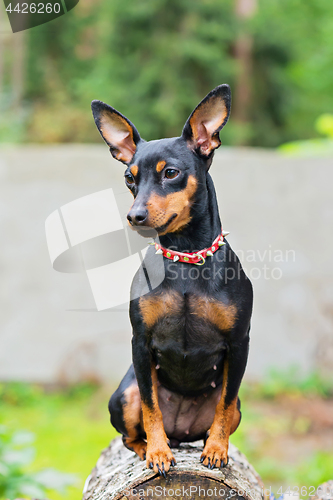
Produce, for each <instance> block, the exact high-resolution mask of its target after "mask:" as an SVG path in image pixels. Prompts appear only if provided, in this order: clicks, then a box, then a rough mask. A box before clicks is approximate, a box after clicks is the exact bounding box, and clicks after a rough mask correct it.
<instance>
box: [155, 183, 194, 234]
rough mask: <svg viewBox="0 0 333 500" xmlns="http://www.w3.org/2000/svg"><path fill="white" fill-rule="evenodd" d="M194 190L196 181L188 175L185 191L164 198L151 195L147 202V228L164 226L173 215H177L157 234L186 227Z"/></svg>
mask: <svg viewBox="0 0 333 500" xmlns="http://www.w3.org/2000/svg"><path fill="white" fill-rule="evenodd" d="M196 190H197V180H196V178H195V177H194V176H193V175H189V177H188V180H187V185H186V187H185V189H183V190H181V191H176V192H175V193H170V194H168V195H166V196H159V195H158V194H156V193H153V194H152V195H151V196H150V198H149V200H148V202H147V209H148V213H149V216H148V217H149V226H151V227H153V228H158V227H161V226H164V224H166V223H167V222H168V220H169V219H170V217H172V216H173V215H174V214H177V217H175V219H174V220H173V221H172V222H171V223H170V224H169V226H168V227H167V228H166V230H165V231H163V232H160V233H159V234H160V235H163V234H166V233H174V232H176V231H179V230H180V229H181V228H183V227H184V226H186V225H187V224H188V223H189V222H190V220H191V216H190V208H191V205H192V199H193V196H194V194H195V192H196Z"/></svg>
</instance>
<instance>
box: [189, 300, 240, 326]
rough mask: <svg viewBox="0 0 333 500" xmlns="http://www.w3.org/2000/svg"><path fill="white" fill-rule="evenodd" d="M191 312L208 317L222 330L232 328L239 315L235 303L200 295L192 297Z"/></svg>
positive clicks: (201, 316)
mask: <svg viewBox="0 0 333 500" xmlns="http://www.w3.org/2000/svg"><path fill="white" fill-rule="evenodd" d="M190 310H191V314H195V315H196V316H199V317H200V318H203V319H207V320H208V321H210V322H211V323H212V324H213V325H215V326H217V327H218V328H219V329H220V330H231V328H232V327H233V326H234V324H235V321H236V317H237V308H236V306H234V305H233V304H229V305H227V304H223V302H219V301H218V300H215V299H213V298H211V297H204V296H199V295H194V296H191V298H190Z"/></svg>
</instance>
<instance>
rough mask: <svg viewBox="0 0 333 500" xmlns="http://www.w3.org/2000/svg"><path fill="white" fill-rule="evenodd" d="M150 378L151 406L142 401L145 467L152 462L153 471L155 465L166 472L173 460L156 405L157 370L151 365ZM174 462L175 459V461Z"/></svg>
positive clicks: (160, 414)
mask: <svg viewBox="0 0 333 500" xmlns="http://www.w3.org/2000/svg"><path fill="white" fill-rule="evenodd" d="M151 378H152V406H148V405H146V404H145V403H144V402H143V401H142V414H143V426H144V430H145V432H146V435H147V467H149V464H150V463H151V462H152V463H153V465H154V471H155V472H158V468H157V466H159V467H160V468H162V462H163V464H164V470H165V472H168V470H169V468H170V465H171V461H172V460H174V461H175V459H174V457H173V455H172V452H171V450H170V448H169V446H168V444H167V436H166V433H165V430H164V425H163V417H162V412H161V410H160V407H159V405H158V393H157V372H156V369H155V367H154V366H153V365H152V366H151ZM175 462H176V461H175Z"/></svg>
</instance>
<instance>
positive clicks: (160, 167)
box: [156, 160, 166, 173]
mask: <svg viewBox="0 0 333 500" xmlns="http://www.w3.org/2000/svg"><path fill="white" fill-rule="evenodd" d="M165 165H166V161H164V160H162V161H159V162H158V163H157V165H156V171H157V172H158V173H160V172H162V170H163V168H164V167H165Z"/></svg>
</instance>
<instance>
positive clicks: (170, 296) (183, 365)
mask: <svg viewBox="0 0 333 500" xmlns="http://www.w3.org/2000/svg"><path fill="white" fill-rule="evenodd" d="M140 310H141V314H142V316H143V319H144V322H145V324H146V327H147V332H146V334H147V337H148V344H149V347H150V350H151V353H152V357H153V359H154V361H155V363H156V366H157V367H158V369H159V370H160V372H159V374H160V375H161V378H162V379H164V380H166V379H167V381H168V386H169V387H170V386H176V385H178V386H179V385H180V386H183V387H186V388H190V387H192V386H193V390H195V389H198V388H204V387H207V386H208V385H210V384H211V382H212V381H214V380H216V382H217V381H218V380H217V379H218V376H219V374H220V373H221V368H222V363H223V354H224V349H225V347H226V344H227V335H228V332H230V330H231V329H232V327H233V324H234V322H235V319H236V310H235V307H234V306H233V305H232V304H227V303H225V302H221V301H218V300H216V299H213V298H209V297H205V296H203V295H200V294H199V293H198V294H196V293H188V294H181V293H179V292H176V291H170V290H169V291H168V292H165V293H160V294H153V295H150V296H146V297H144V298H141V299H140Z"/></svg>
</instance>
